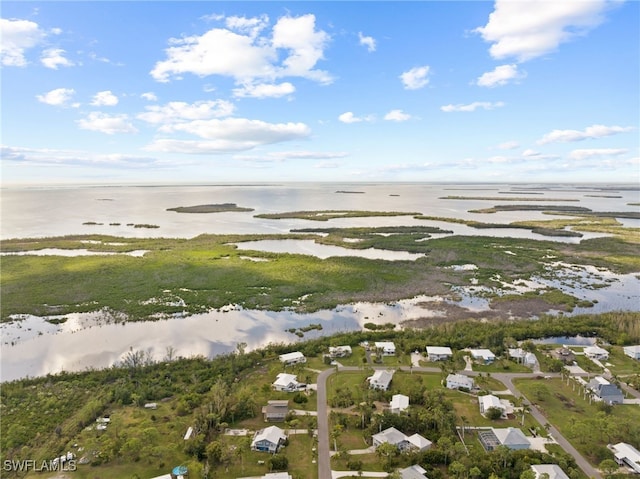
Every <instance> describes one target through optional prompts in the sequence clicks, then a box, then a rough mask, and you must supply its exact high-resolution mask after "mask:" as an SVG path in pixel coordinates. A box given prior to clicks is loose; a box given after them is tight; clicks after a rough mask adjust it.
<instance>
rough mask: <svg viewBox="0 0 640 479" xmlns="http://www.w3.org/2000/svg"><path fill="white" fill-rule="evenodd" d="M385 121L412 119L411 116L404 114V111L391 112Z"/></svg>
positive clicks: (385, 117)
mask: <svg viewBox="0 0 640 479" xmlns="http://www.w3.org/2000/svg"><path fill="white" fill-rule="evenodd" d="M384 119H385V120H390V121H407V120H410V119H411V115H409V114H408V113H404V112H403V111H402V110H391V111H390V112H389V113H387V114H386V115H385V116H384Z"/></svg>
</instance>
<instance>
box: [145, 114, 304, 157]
mask: <svg viewBox="0 0 640 479" xmlns="http://www.w3.org/2000/svg"><path fill="white" fill-rule="evenodd" d="M162 131H164V132H183V133H189V134H192V135H195V136H199V137H200V138H203V139H204V141H203V140H179V139H170V138H161V139H157V140H154V141H153V142H152V143H151V144H150V145H148V146H147V147H146V149H147V150H150V151H163V152H174V153H196V154H197V153H211V154H216V153H227V152H233V151H244V150H250V149H253V148H256V147H258V146H262V145H270V144H274V143H280V142H285V141H291V140H299V139H304V138H307V137H308V136H309V135H310V134H311V130H310V129H309V127H308V126H307V125H305V124H304V123H267V122H264V121H260V120H249V119H245V118H225V119H222V120H220V119H211V120H194V121H190V122H184V123H174V124H170V125H165V127H163V128H162Z"/></svg>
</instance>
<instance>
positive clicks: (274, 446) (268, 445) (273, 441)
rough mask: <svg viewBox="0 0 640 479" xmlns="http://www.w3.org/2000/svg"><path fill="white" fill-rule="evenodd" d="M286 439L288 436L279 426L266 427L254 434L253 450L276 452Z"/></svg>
mask: <svg viewBox="0 0 640 479" xmlns="http://www.w3.org/2000/svg"><path fill="white" fill-rule="evenodd" d="M286 440H287V436H286V435H285V433H284V431H283V430H282V429H280V428H279V427H278V426H269V427H265V428H264V429H260V430H259V431H256V433H255V434H254V436H253V440H252V441H251V450H252V451H263V452H270V453H272V454H275V453H276V452H278V449H279V448H280V446H282V444H284V442H285V441H286Z"/></svg>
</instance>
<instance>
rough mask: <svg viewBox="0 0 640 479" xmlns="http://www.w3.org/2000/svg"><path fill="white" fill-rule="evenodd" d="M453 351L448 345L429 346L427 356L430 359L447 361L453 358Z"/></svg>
mask: <svg viewBox="0 0 640 479" xmlns="http://www.w3.org/2000/svg"><path fill="white" fill-rule="evenodd" d="M452 355H453V352H452V351H451V348H448V347H446V346H427V357H428V359H429V361H446V360H448V359H451V356H452Z"/></svg>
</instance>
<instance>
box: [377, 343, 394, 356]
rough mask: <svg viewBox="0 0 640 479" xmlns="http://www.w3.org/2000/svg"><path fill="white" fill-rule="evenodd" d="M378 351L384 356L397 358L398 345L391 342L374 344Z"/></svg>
mask: <svg viewBox="0 0 640 479" xmlns="http://www.w3.org/2000/svg"><path fill="white" fill-rule="evenodd" d="M374 345H375V348H376V350H382V355H383V356H395V354H396V345H395V344H393V343H392V342H391V341H376V342H375V343H374Z"/></svg>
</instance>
